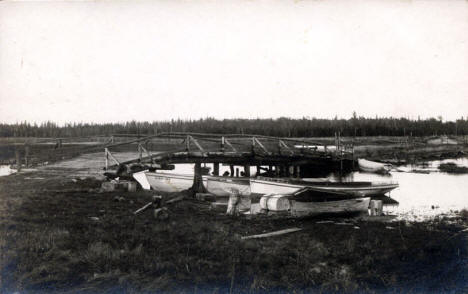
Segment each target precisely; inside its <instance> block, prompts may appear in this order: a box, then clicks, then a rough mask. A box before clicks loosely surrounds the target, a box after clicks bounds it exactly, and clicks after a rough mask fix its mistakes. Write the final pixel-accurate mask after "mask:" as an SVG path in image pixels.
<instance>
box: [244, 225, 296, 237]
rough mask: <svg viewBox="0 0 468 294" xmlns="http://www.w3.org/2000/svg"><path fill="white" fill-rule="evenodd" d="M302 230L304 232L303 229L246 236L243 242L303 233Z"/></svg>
mask: <svg viewBox="0 0 468 294" xmlns="http://www.w3.org/2000/svg"><path fill="white" fill-rule="evenodd" d="M301 230H302V229H301V228H289V229H284V230H279V231H274V232H270V233H265V234H258V235H250V236H244V237H241V240H248V239H258V238H267V237H274V236H279V235H284V234H289V233H293V232H297V231H301Z"/></svg>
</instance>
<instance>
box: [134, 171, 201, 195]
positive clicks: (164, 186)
mask: <svg viewBox="0 0 468 294" xmlns="http://www.w3.org/2000/svg"><path fill="white" fill-rule="evenodd" d="M144 175H145V178H146V180H145V179H144V178H143V177H142V176H141V175H137V177H135V175H134V178H135V179H136V180H137V181H138V182H139V183H140V184H141V186H142V187H143V188H144V189H147V187H148V185H149V186H150V187H151V189H153V190H155V191H158V192H166V193H175V192H181V191H184V190H188V189H190V188H191V187H192V185H193V175H180V174H170V173H153V172H144ZM146 182H147V184H146ZM204 184H205V183H204ZM145 187H146V188H145Z"/></svg>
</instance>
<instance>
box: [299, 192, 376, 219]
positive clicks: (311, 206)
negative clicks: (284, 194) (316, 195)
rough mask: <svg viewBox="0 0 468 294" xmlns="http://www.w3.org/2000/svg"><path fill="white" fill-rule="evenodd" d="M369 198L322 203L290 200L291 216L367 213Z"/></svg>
mask: <svg viewBox="0 0 468 294" xmlns="http://www.w3.org/2000/svg"><path fill="white" fill-rule="evenodd" d="M369 203H370V197H365V198H353V199H346V200H336V201H323V202H299V201H295V200H291V215H292V216H295V217H306V216H317V215H323V214H355V213H367V209H368V208H369Z"/></svg>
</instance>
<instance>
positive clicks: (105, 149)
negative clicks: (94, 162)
mask: <svg viewBox="0 0 468 294" xmlns="http://www.w3.org/2000/svg"><path fill="white" fill-rule="evenodd" d="M104 155H105V157H106V170H107V169H108V168H109V151H108V150H107V148H104Z"/></svg>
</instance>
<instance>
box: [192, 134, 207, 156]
mask: <svg viewBox="0 0 468 294" xmlns="http://www.w3.org/2000/svg"><path fill="white" fill-rule="evenodd" d="M188 138H189V139H190V140H192V141H193V143H194V144H195V146H197V148H198V149H199V150H200V151H201V152H205V149H203V147H202V146H201V145H200V144H199V143H198V141H197V140H195V138H194V137H192V136H188Z"/></svg>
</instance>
